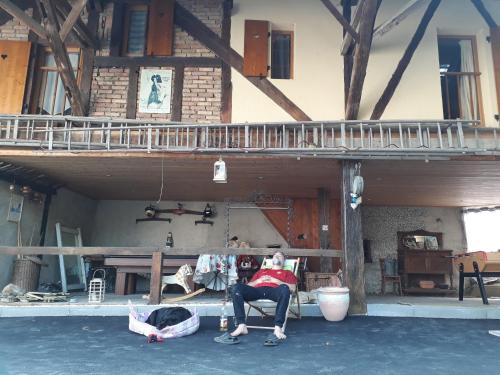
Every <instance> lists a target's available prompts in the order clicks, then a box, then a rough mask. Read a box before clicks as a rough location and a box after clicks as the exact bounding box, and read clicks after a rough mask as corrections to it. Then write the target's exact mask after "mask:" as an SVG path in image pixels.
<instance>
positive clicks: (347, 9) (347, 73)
mask: <svg viewBox="0 0 500 375" xmlns="http://www.w3.org/2000/svg"><path fill="white" fill-rule="evenodd" d="M361 1H362V0H361ZM351 3H352V2H351V0H344V1H343V3H342V14H343V15H344V18H345V19H346V20H348V21H349V22H351ZM360 6H363V3H362V2H360V3H359V4H358V7H357V8H356V13H359V15H360V16H361V12H360V11H359V10H360V9H362V8H360ZM350 35H351V34H349V33H348V32H347V30H345V29H344V40H347V38H349V40H350V41H351V42H352V37H350ZM351 42H349V47H348V49H347V50H346V51H345V53H344V52H343V51H342V54H343V55H344V110H345V107H346V106H347V97H348V96H349V89H350V87H351V77H352V65H353V62H354V56H353V54H354V48H353V47H352V46H351Z"/></svg>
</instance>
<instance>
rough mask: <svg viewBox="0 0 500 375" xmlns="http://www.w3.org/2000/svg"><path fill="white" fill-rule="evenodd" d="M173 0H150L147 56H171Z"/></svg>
mask: <svg viewBox="0 0 500 375" xmlns="http://www.w3.org/2000/svg"><path fill="white" fill-rule="evenodd" d="M174 7H175V0H152V1H151V5H150V6H149V22H148V43H147V54H148V55H149V56H171V55H172V54H173V42H174Z"/></svg>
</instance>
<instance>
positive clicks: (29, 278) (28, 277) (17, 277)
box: [12, 259, 40, 292]
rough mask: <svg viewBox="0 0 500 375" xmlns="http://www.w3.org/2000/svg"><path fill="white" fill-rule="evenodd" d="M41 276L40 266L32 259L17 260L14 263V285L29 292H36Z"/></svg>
mask: <svg viewBox="0 0 500 375" xmlns="http://www.w3.org/2000/svg"><path fill="white" fill-rule="evenodd" d="M39 276H40V264H38V263H36V262H33V261H32V260H31V259H16V261H15V262H14V273H13V274H12V284H15V285H17V286H19V287H21V288H23V289H24V290H26V291H27V292H36V291H37V289H38V278H39Z"/></svg>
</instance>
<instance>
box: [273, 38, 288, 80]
mask: <svg viewBox="0 0 500 375" xmlns="http://www.w3.org/2000/svg"><path fill="white" fill-rule="evenodd" d="M271 78H275V79H292V78H293V32H292V31H273V32H272V33H271Z"/></svg>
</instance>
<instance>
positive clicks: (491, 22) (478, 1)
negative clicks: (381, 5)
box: [471, 0, 498, 29]
mask: <svg viewBox="0 0 500 375" xmlns="http://www.w3.org/2000/svg"><path fill="white" fill-rule="evenodd" d="M471 1H472V4H474V6H475V7H476V9H477V11H478V12H479V14H481V16H482V17H483V19H484V21H485V22H486V23H487V24H488V26H489V27H490V28H492V29H494V28H495V27H498V24H497V23H496V21H495V19H494V18H493V17H492V16H491V14H490V12H488V9H486V7H485V6H484V4H483V1H482V0H471Z"/></svg>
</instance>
